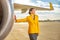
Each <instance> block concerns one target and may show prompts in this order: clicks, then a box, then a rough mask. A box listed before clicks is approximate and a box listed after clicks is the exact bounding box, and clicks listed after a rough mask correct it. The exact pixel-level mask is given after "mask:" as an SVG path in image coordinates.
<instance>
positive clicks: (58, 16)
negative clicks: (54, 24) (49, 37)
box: [13, 0, 60, 20]
mask: <svg viewBox="0 0 60 40" xmlns="http://www.w3.org/2000/svg"><path fill="white" fill-rule="evenodd" d="M13 2H14V3H18V4H24V5H31V6H38V7H43V8H49V2H51V3H52V4H53V7H54V10H53V11H39V10H38V11H36V14H37V15H38V16H39V20H47V19H49V20H60V0H14V1H13ZM14 13H15V15H16V16H17V18H25V17H26V16H28V15H29V14H28V11H27V12H26V13H24V14H21V11H20V10H18V11H14Z"/></svg>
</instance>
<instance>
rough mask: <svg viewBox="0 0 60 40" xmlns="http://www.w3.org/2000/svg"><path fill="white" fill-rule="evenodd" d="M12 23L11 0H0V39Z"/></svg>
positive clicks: (8, 30) (4, 35)
mask: <svg viewBox="0 0 60 40" xmlns="http://www.w3.org/2000/svg"><path fill="white" fill-rule="evenodd" d="M12 25H13V7H12V4H11V0H0V40H3V39H4V38H5V37H6V36H7V35H8V33H9V32H10V30H11V28H12Z"/></svg>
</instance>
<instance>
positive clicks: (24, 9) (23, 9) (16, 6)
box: [14, 2, 54, 13]
mask: <svg viewBox="0 0 60 40" xmlns="http://www.w3.org/2000/svg"><path fill="white" fill-rule="evenodd" d="M49 4H50V8H42V7H36V6H30V5H22V4H16V3H14V10H19V9H21V11H22V13H24V12H26V11H27V10H28V9H30V8H35V9H36V10H44V11H45V10H48V11H51V10H54V8H53V5H52V3H51V2H50V3H49Z"/></svg>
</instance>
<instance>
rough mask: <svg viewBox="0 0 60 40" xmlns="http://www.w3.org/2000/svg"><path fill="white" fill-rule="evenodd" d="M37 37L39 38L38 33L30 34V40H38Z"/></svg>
mask: <svg viewBox="0 0 60 40" xmlns="http://www.w3.org/2000/svg"><path fill="white" fill-rule="evenodd" d="M37 36H38V34H37V33H34V34H29V38H30V40H37Z"/></svg>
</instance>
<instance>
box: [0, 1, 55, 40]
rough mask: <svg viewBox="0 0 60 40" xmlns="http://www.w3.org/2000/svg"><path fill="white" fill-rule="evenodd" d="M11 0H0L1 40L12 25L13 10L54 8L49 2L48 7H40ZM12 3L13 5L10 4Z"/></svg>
mask: <svg viewBox="0 0 60 40" xmlns="http://www.w3.org/2000/svg"><path fill="white" fill-rule="evenodd" d="M11 1H12V0H0V40H3V39H4V38H5V37H6V36H7V35H8V33H9V32H10V30H11V29H12V26H13V23H14V22H13V13H14V11H12V10H13V9H14V10H19V9H21V10H22V13H24V12H26V11H27V10H28V9H30V8H35V9H36V10H48V11H50V10H54V8H53V6H52V3H50V9H48V8H41V7H36V6H28V5H22V4H16V3H14V4H12V3H11ZM12 5H14V7H13V6H12Z"/></svg>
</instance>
